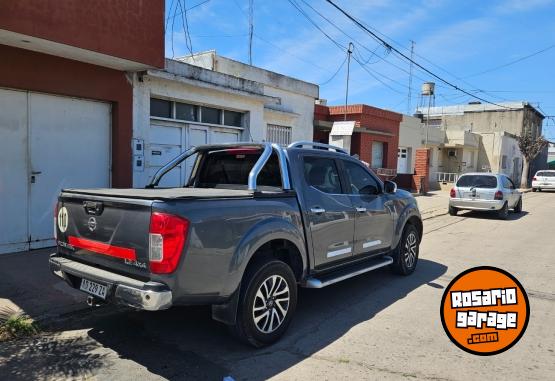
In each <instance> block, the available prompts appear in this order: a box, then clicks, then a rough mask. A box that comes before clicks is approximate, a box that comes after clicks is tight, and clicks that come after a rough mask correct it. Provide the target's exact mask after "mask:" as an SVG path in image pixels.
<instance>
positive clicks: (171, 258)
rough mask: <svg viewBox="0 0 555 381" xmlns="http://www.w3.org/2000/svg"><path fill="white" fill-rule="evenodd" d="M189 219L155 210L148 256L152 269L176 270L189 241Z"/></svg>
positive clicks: (151, 223)
mask: <svg viewBox="0 0 555 381" xmlns="http://www.w3.org/2000/svg"><path fill="white" fill-rule="evenodd" d="M188 229H189V221H187V220H186V219H184V218H181V217H178V216H174V215H172V214H167V213H160V212H154V213H152V215H151V216H150V230H149V246H148V258H149V262H150V271H152V272H153V273H156V274H169V273H172V272H174V271H175V269H176V268H177V264H178V263H179V259H180V258H181V252H182V251H183V246H184V245H185V242H186V241H187V231H188Z"/></svg>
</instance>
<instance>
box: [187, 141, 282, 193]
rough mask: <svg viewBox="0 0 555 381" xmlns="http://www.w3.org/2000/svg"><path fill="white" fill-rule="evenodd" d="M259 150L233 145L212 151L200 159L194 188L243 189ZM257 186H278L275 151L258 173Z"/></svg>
mask: <svg viewBox="0 0 555 381" xmlns="http://www.w3.org/2000/svg"><path fill="white" fill-rule="evenodd" d="M260 154H261V151H260V150H258V149H242V148H237V149H235V148H233V149H226V150H221V151H212V152H209V153H208V154H206V156H205V157H204V158H203V160H202V162H201V167H200V168H199V173H198V176H197V181H196V187H197V188H218V187H222V188H228V187H230V186H231V188H239V189H246V188H247V185H248V179H249V172H250V171H251V169H252V167H253V166H254V164H255V163H256V161H257V160H258V158H259V157H260ZM257 185H258V186H267V187H276V188H281V173H280V170H279V161H278V157H277V155H276V153H275V152H274V153H272V155H271V156H270V158H269V159H268V161H267V162H266V165H265V166H264V168H263V169H262V171H261V172H260V174H259V175H258V179H257Z"/></svg>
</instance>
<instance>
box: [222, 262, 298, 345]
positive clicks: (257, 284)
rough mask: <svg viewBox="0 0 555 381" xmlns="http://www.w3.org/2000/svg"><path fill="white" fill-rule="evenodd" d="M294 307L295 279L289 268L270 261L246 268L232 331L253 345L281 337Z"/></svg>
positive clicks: (283, 264) (295, 296)
mask: <svg viewBox="0 0 555 381" xmlns="http://www.w3.org/2000/svg"><path fill="white" fill-rule="evenodd" d="M296 306H297V281H296V279H295V275H294V274H293V271H292V270H291V268H290V267H289V266H288V265H287V264H285V263H284V262H282V261H278V260H271V261H269V262H265V263H261V264H258V265H256V267H254V268H252V269H249V271H248V272H247V273H246V274H245V278H244V279H243V281H242V286H241V294H240V297H239V306H238V311H237V321H236V323H235V325H233V326H231V330H232V333H233V334H234V335H235V336H236V337H237V338H239V339H240V340H241V341H243V342H245V343H247V344H250V345H252V346H254V347H256V348H260V347H264V346H267V345H270V344H272V343H274V342H276V341H277V340H279V339H280V338H281V336H283V334H284V333H285V331H286V330H287V328H288V326H289V324H290V323H291V319H292V317H293V314H294V313H295V307H296Z"/></svg>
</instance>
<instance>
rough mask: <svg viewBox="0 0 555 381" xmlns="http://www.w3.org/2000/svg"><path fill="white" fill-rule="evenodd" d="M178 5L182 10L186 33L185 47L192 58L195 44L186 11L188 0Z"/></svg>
mask: <svg viewBox="0 0 555 381" xmlns="http://www.w3.org/2000/svg"><path fill="white" fill-rule="evenodd" d="M177 5H178V6H179V7H180V8H181V22H182V25H183V32H184V33H185V46H186V47H187V50H189V53H191V57H192V56H193V55H194V54H193V42H192V41H191V35H190V33H189V20H188V19H187V10H186V6H187V4H186V0H183V2H181V0H177ZM172 38H173V37H172Z"/></svg>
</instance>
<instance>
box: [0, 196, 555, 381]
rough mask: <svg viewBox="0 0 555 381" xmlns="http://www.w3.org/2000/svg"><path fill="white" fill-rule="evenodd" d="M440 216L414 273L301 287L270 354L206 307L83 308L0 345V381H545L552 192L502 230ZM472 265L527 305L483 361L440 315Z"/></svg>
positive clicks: (550, 342)
mask: <svg viewBox="0 0 555 381" xmlns="http://www.w3.org/2000/svg"><path fill="white" fill-rule="evenodd" d="M445 200H446V199H445ZM421 202H422V201H421V200H419V204H420V205H421V206H420V207H421V209H424V208H423V206H422V204H421ZM446 207H447V205H446V204H445V205H444V206H443V207H442V206H441V204H440V203H438V207H437V208H435V206H431V207H430V210H431V209H434V208H435V209H437V210H438V211H439V210H440V209H441V208H445V209H446ZM439 214H440V213H438V215H437V216H434V217H433V218H428V219H426V220H425V221H424V230H425V234H424V237H423V241H422V245H421V249H420V261H419V264H418V267H417V269H416V272H415V273H414V274H412V275H411V276H408V277H402V276H396V275H393V274H392V273H390V272H389V271H388V269H381V270H378V271H375V272H371V273H368V274H364V275H361V276H358V277H356V278H353V279H350V280H347V281H344V282H341V283H339V284H336V285H333V286H330V287H327V288H324V289H320V290H308V289H302V290H301V291H300V293H299V303H298V307H297V314H296V316H295V319H294V320H293V323H292V324H291V326H290V328H289V331H288V333H287V334H286V336H285V337H284V338H283V339H282V340H281V341H280V342H278V343H277V344H275V345H273V346H271V347H269V348H264V349H260V350H254V349H252V348H250V347H247V346H244V345H242V344H240V343H238V342H236V341H235V340H234V339H233V338H232V337H231V336H229V335H228V333H227V330H226V327H225V326H223V325H222V324H219V323H217V322H215V321H212V320H211V318H210V309H209V308H205V307H194V308H193V307H190V308H189V307H188V308H174V309H171V310H169V311H164V312H156V313H149V312H135V311H130V310H125V309H118V310H112V309H110V308H100V309H97V310H89V309H86V310H84V311H81V312H79V313H76V314H73V315H71V317H69V318H68V317H65V318H63V319H62V318H61V319H60V320H58V321H57V320H56V319H50V321H49V322H48V324H47V326H46V328H45V332H44V333H43V334H41V335H39V336H36V337H33V338H28V339H21V340H15V341H10V342H5V343H0V379H2V380H4V379H5V380H16V379H25V380H29V379H66V378H75V379H80V378H87V379H88V378H90V379H98V380H112V379H118V380H133V381H136V380H139V379H140V380H141V381H146V380H158V379H185V380H189V379H190V380H201V379H209V380H223V379H224V378H225V377H230V378H232V379H235V380H243V379H246V380H251V379H252V380H261V379H268V378H274V379H277V380H313V379H317V380H338V379H351V380H358V379H367V380H378V379H380V380H381V379H392V380H397V379H399V380H402V379H432V380H467V379H487V380H524V379H527V380H546V379H553V375H554V374H555V327H554V324H555V320H554V319H553V316H554V315H555V282H554V280H555V276H554V275H553V274H554V273H555V265H554V261H553V259H554V258H555V241H554V232H555V230H554V218H555V192H552V193H545V192H542V193H527V194H525V195H524V212H523V213H522V214H519V215H517V214H511V215H510V218H509V219H508V220H506V221H501V220H498V219H496V218H495V217H493V216H491V215H488V214H485V213H475V212H462V213H460V215H459V216H456V217H452V216H449V215H439ZM481 265H490V266H496V267H500V268H502V269H505V270H507V271H508V272H510V273H512V274H513V275H514V276H516V278H517V279H518V280H519V281H520V282H521V283H522V285H523V286H524V288H525V290H526V291H527V293H528V296H529V300H530V305H531V317H530V321H529V325H528V329H527V331H526V333H525V334H524V336H523V337H522V339H521V340H520V341H519V342H518V343H517V344H516V345H515V346H514V347H513V348H511V349H510V350H508V351H507V352H504V353H502V354H498V355H495V356H486V357H483V356H475V355H471V354H468V353H466V352H463V351H462V350H460V349H459V348H457V347H456V346H455V345H454V344H452V343H451V341H450V340H449V339H448V338H447V336H446V335H445V333H444V331H443V328H442V325H441V321H440V316H439V309H440V302H441V297H442V294H443V291H444V289H445V287H446V286H447V285H448V284H449V282H450V280H452V279H453V278H454V277H455V276H456V275H457V274H459V273H460V272H462V271H464V270H466V269H468V268H471V267H475V266H481ZM22 281H24V280H22ZM0 296H2V295H0ZM25 300H26V301H27V302H26V303H27V304H31V300H32V298H31V297H30V296H28V297H27V298H26V299H25ZM70 300H73V296H72V297H71V299H70Z"/></svg>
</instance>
